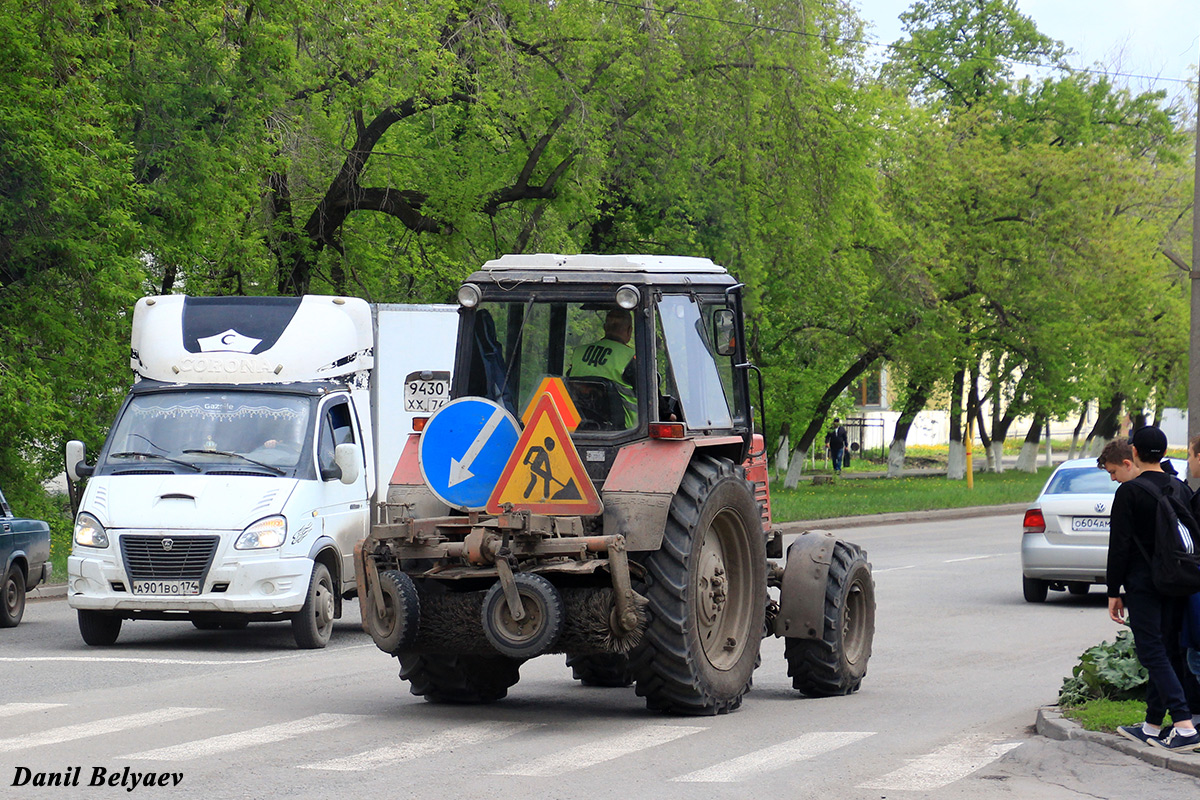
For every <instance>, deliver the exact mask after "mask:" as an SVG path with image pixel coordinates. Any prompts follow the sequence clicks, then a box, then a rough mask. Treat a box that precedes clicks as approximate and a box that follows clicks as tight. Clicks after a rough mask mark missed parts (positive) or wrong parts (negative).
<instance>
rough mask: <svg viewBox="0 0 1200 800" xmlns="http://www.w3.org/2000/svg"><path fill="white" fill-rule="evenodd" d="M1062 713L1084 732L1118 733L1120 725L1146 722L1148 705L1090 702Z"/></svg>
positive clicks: (1064, 710)
mask: <svg viewBox="0 0 1200 800" xmlns="http://www.w3.org/2000/svg"><path fill="white" fill-rule="evenodd" d="M1062 712H1063V716H1065V717H1068V718H1070V719H1073V720H1075V721H1076V722H1078V723H1079V724H1080V725H1082V726H1083V728H1084V730H1089V731H1101V732H1103V733H1116V732H1117V727H1118V726H1120V725H1136V724H1138V723H1139V722H1141V721H1142V720H1144V719H1145V718H1146V704H1145V703H1143V702H1142V701H1140V700H1089V701H1087V702H1086V703H1084V704H1083V705H1081V706H1075V707H1073V708H1064V709H1063V710H1062Z"/></svg>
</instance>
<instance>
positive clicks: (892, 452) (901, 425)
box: [887, 385, 929, 478]
mask: <svg viewBox="0 0 1200 800" xmlns="http://www.w3.org/2000/svg"><path fill="white" fill-rule="evenodd" d="M928 395H929V390H928V389H927V388H926V387H924V386H912V385H910V386H909V392H908V399H907V400H905V401H904V408H903V409H902V410H901V412H900V418H899V419H898V420H896V432H895V433H894V434H893V435H892V445H891V447H890V448H888V468H887V476H888V477H889V478H899V477H900V476H901V475H903V474H904V453H905V450H906V449H907V448H908V432H909V431H910V430H912V424H913V420H914V419H916V418H917V414H919V413H921V410H922V409H923V408H925V400H926V399H927V397H928Z"/></svg>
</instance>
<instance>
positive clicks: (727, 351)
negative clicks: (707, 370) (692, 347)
mask: <svg viewBox="0 0 1200 800" xmlns="http://www.w3.org/2000/svg"><path fill="white" fill-rule="evenodd" d="M734 321H735V320H734V316H733V310H732V309H729V308H719V309H717V310H716V311H714V312H713V338H712V340H713V345H714V346H715V347H716V348H717V355H719V356H731V355H733V354H734V353H736V352H737V328H736V327H735V325H734Z"/></svg>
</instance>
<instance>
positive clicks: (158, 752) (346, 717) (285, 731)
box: [122, 714, 364, 761]
mask: <svg viewBox="0 0 1200 800" xmlns="http://www.w3.org/2000/svg"><path fill="white" fill-rule="evenodd" d="M363 719H364V717H361V716H357V715H352V714H316V715H314V716H311V717H305V718H303V719H298V720H294V721H292V722H281V723H279V724H277V725H264V726H262V727H261V728H251V729H250V730H248V731H238V732H237V733H227V734H224V735H222V736H213V737H210V738H208V739H198V740H196V741H191V742H184V743H183V744H176V745H171V746H170V747H159V748H157V749H155V750H146V751H145V752H142V753H134V754H133V755H128V756H122V758H128V759H131V760H133V759H138V760H143V761H186V760H188V759H196V758H201V757H203V756H212V755H218V754H220V753H228V752H230V751H233V750H240V749H242V748H246V749H248V750H253V749H254V748H255V747H258V746H259V745H264V744H270V743H271V742H282V741H284V740H285V739H293V738H295V737H297V736H303V735H305V734H309V733H320V732H321V731H329V730H333V729H334V728H342V727H345V726H346V725H350V724H353V723H355V722H360V721H361V720H363Z"/></svg>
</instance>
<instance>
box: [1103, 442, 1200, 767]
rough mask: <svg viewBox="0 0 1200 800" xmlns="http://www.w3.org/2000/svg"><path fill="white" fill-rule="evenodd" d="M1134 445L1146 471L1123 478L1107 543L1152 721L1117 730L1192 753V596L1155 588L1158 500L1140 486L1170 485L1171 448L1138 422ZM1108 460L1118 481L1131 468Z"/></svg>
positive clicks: (1115, 602) (1114, 615)
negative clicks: (1187, 654) (1184, 638)
mask: <svg viewBox="0 0 1200 800" xmlns="http://www.w3.org/2000/svg"><path fill="white" fill-rule="evenodd" d="M1130 444H1131V445H1132V455H1133V458H1132V465H1131V466H1133V467H1136V468H1137V469H1138V470H1139V473H1137V474H1136V479H1135V480H1130V479H1126V480H1125V481H1124V482H1123V483H1121V485H1120V486H1118V487H1117V493H1116V495H1115V496H1114V498H1113V506H1112V517H1111V526H1110V527H1111V529H1110V531H1109V541H1108V616H1109V617H1110V618H1111V619H1112V620H1113V621H1114V622H1117V623H1124V622H1125V610H1126V608H1128V609H1129V628H1130V630H1131V631H1132V632H1133V644H1134V648H1135V650H1136V651H1137V656H1138V660H1139V661H1140V662H1141V663H1142V666H1144V667H1145V668H1146V671H1147V672H1148V673H1149V676H1150V680H1149V683H1148V684H1147V686H1146V720H1145V722H1143V723H1142V724H1141V725H1140V726H1136V725H1123V726H1121V727H1120V728H1118V729H1117V732H1118V733H1120V734H1121V735H1122V736H1124V737H1126V738H1128V739H1133V740H1134V741H1139V742H1147V743H1149V744H1151V745H1154V746H1155V747H1161V748H1163V749H1166V750H1175V751H1179V752H1190V751H1192V750H1194V749H1196V748H1197V747H1198V746H1200V735H1197V733H1196V728H1195V726H1194V725H1193V724H1192V713H1191V710H1190V709H1189V707H1188V701H1187V697H1186V696H1185V693H1184V688H1183V684H1182V682H1181V681H1180V679H1179V675H1178V673H1176V671H1175V670H1176V667H1175V664H1178V663H1180V661H1181V659H1180V655H1181V653H1180V652H1179V634H1180V627H1181V624H1182V621H1183V609H1184V604H1185V598H1181V597H1171V596H1167V595H1164V594H1162V593H1160V592H1159V591H1158V590H1157V589H1156V588H1155V586H1154V581H1153V579H1152V577H1151V572H1150V560H1149V558H1148V556H1152V555H1153V553H1154V530H1155V524H1156V519H1157V508H1158V502H1157V499H1156V498H1155V497H1154V495H1153V494H1151V492H1150V491H1149V490H1147V489H1146V488H1144V487H1142V486H1140V485H1139V482H1146V483H1152V484H1154V485H1156V486H1157V487H1159V488H1160V489H1161V488H1166V487H1169V486H1171V482H1172V481H1176V478H1174V477H1172V476H1171V475H1168V474H1167V473H1165V472H1163V469H1162V466H1161V464H1160V463H1159V462H1161V460H1162V457H1163V455H1164V454H1165V453H1166V450H1167V437H1166V435H1165V434H1164V433H1163V432H1162V431H1161V430H1160V429H1159V428H1157V427H1155V426H1153V425H1148V426H1146V427H1144V428H1139V429H1138V430H1137V431H1136V432H1135V433H1134V434H1133V438H1132V439H1131V441H1130ZM1103 466H1104V468H1105V469H1106V470H1107V471H1108V473H1109V475H1111V476H1113V480H1119V478H1118V470H1122V471H1123V472H1124V473H1125V474H1128V471H1127V466H1126V465H1125V464H1124V463H1121V464H1109V463H1106V464H1104V465H1103ZM1175 488H1176V491H1181V490H1183V489H1184V488H1185V487H1182V486H1179V485H1178V484H1176V487H1175ZM1122 586H1124V588H1125V596H1124V598H1122V596H1121V588H1122ZM1167 711H1170V712H1171V719H1172V720H1173V721H1174V723H1175V725H1174V728H1173V729H1172V730H1171V732H1170V734H1169V735H1168V736H1167V737H1166V738H1164V739H1160V738H1158V737H1159V735H1160V734H1161V733H1162V723H1163V718H1164V717H1165V715H1166V712H1167Z"/></svg>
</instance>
